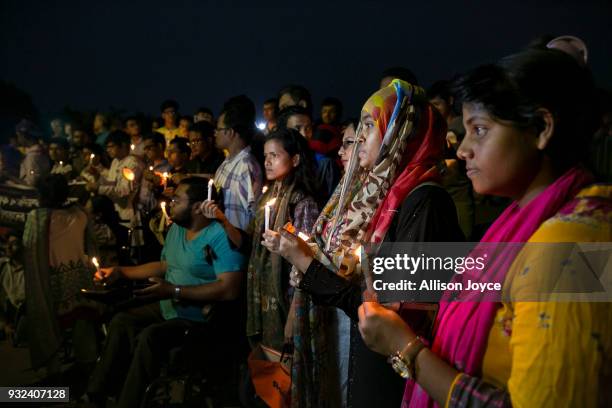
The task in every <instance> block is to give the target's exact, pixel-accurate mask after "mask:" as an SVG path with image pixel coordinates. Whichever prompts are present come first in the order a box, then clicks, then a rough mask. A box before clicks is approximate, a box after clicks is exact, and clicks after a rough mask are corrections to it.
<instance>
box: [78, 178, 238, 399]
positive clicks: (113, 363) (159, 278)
mask: <svg viewBox="0 0 612 408" xmlns="http://www.w3.org/2000/svg"><path fill="white" fill-rule="evenodd" d="M207 186H208V179H206V178H196V177H194V178H186V179H184V180H182V181H181V183H180V184H179V186H178V187H177V189H176V192H175V196H174V198H173V200H172V205H171V207H170V208H171V210H170V216H171V218H172V219H173V221H174V224H173V225H172V227H171V228H170V231H169V232H168V236H167V237H166V242H165V245H164V249H163V251H162V254H161V260H160V261H158V262H152V263H148V264H145V265H140V266H133V267H115V268H103V269H100V270H99V271H98V272H97V273H96V279H97V280H104V281H113V280H115V279H117V278H119V277H123V278H127V279H149V281H150V282H151V283H153V285H152V286H150V287H147V288H146V289H143V290H140V291H138V292H137V295H139V296H141V297H142V298H150V299H159V300H160V301H159V302H157V303H152V304H148V305H146V306H141V307H137V308H133V309H130V310H127V311H125V312H121V313H119V314H117V315H116V316H115V317H114V318H113V319H112V321H111V323H110V327H109V331H108V337H107V339H106V346H105V349H104V353H103V354H102V356H101V358H100V360H99V362H98V365H97V367H96V369H95V370H94V373H93V375H92V378H91V379H90V383H89V393H90V396H92V400H93V401H98V402H100V401H102V399H103V398H105V397H106V395H109V394H111V393H116V392H117V391H119V387H120V385H121V384H123V387H122V391H121V394H120V398H119V400H118V406H119V407H138V406H139V405H140V400H141V399H142V396H143V393H144V391H145V388H146V386H147V384H148V383H150V382H151V381H152V380H154V379H155V378H157V376H158V375H159V370H160V363H161V361H162V360H163V359H164V358H167V357H168V351H169V350H170V349H172V348H173V347H177V346H179V345H181V344H182V341H183V334H184V333H185V330H186V329H189V328H192V327H194V326H198V325H199V326H201V327H204V328H209V329H210V333H211V336H212V335H218V334H219V333H221V332H223V331H222V330H219V329H220V327H219V325H223V324H224V323H225V324H227V322H231V320H229V319H227V318H225V319H224V318H223V317H222V314H221V313H217V312H218V311H220V310H221V306H222V305H218V306H219V307H217V308H215V307H214V303H215V302H219V301H227V300H233V299H236V298H237V297H238V296H239V293H240V286H241V281H242V272H241V270H242V269H243V266H244V258H243V257H242V256H241V255H240V254H239V253H238V252H236V251H234V250H232V249H231V248H230V246H229V243H228V239H227V237H226V234H225V232H224V230H223V228H222V226H221V225H220V224H219V223H217V222H216V221H213V220H210V219H208V218H206V217H204V215H203V214H202V212H201V210H200V204H201V203H202V201H204V200H206V196H207ZM205 304H206V305H207V306H206V307H205V308H204V309H203V305H205ZM211 304H213V309H212V310H214V312H215V313H210V312H208V313H204V312H203V310H209V309H210V306H208V305H211ZM203 350H207V348H206V347H203ZM124 373H126V374H124Z"/></svg>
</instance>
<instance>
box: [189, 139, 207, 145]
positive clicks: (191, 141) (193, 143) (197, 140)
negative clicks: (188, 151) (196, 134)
mask: <svg viewBox="0 0 612 408" xmlns="http://www.w3.org/2000/svg"><path fill="white" fill-rule="evenodd" d="M203 142H204V140H202V139H193V140H190V141H189V143H191V144H192V145H197V144H201V143H203Z"/></svg>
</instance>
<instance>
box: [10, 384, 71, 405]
mask: <svg viewBox="0 0 612 408" xmlns="http://www.w3.org/2000/svg"><path fill="white" fill-rule="evenodd" d="M69 400H70V391H69V389H68V387H0V402H20V401H21V402H68V401H69Z"/></svg>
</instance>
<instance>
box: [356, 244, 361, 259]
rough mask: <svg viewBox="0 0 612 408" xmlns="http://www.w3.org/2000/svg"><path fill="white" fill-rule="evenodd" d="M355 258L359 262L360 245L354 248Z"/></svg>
mask: <svg viewBox="0 0 612 408" xmlns="http://www.w3.org/2000/svg"><path fill="white" fill-rule="evenodd" d="M354 253H355V256H357V257H358V258H359V260H361V245H358V246H357V248H355V252H354Z"/></svg>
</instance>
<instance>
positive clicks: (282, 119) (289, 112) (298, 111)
mask: <svg viewBox="0 0 612 408" xmlns="http://www.w3.org/2000/svg"><path fill="white" fill-rule="evenodd" d="M293 115H306V116H308V117H309V118H310V120H312V115H311V114H310V111H309V110H307V109H306V108H304V107H302V106H300V105H293V106H288V107H286V108H285V109H283V110H282V111H280V113H279V114H278V120H277V122H276V126H277V128H278V129H287V122H288V121H289V118H290V117H292V116H293Z"/></svg>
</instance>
